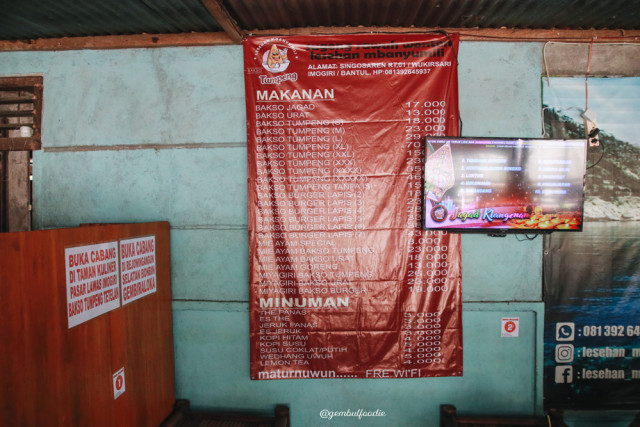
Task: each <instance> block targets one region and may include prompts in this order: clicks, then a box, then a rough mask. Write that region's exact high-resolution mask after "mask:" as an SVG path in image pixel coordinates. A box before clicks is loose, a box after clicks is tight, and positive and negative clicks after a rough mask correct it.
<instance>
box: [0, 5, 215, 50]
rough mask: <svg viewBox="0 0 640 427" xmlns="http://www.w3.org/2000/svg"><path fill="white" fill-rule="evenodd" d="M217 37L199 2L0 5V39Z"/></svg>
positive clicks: (212, 21)
mask: <svg viewBox="0 0 640 427" xmlns="http://www.w3.org/2000/svg"><path fill="white" fill-rule="evenodd" d="M194 31H195V32H209V31H221V28H220V26H219V25H218V23H217V22H216V21H215V19H213V17H212V16H211V14H209V12H208V11H207V9H206V8H205V7H204V6H203V5H202V3H201V2H200V1H199V0H127V1H110V0H81V1H79V0H56V1H52V0H27V1H15V0H13V1H12V0H1V1H0V39H2V40H21V39H36V38H50V37H73V36H103V35H123V34H140V33H148V34H168V33H190V32H194Z"/></svg>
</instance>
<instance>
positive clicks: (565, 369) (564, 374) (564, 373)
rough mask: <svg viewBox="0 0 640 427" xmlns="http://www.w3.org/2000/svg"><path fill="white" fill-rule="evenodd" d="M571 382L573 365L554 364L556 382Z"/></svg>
mask: <svg viewBox="0 0 640 427" xmlns="http://www.w3.org/2000/svg"><path fill="white" fill-rule="evenodd" d="M572 382H573V366H568V365H558V366H556V383H560V384H570V383H572Z"/></svg>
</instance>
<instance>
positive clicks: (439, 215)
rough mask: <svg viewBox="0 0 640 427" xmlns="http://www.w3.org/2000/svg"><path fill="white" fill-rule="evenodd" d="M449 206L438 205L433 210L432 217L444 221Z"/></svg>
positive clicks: (437, 220)
mask: <svg viewBox="0 0 640 427" xmlns="http://www.w3.org/2000/svg"><path fill="white" fill-rule="evenodd" d="M447 213H448V212H447V208H445V207H444V206H442V205H438V206H436V207H434V208H433V209H432V210H431V219H432V220H434V221H435V222H442V221H444V220H445V219H446V218H447Z"/></svg>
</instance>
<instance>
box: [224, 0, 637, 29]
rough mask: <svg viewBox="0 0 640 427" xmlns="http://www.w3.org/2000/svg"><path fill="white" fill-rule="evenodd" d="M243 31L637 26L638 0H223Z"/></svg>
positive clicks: (613, 27)
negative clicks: (300, 28) (358, 27)
mask: <svg viewBox="0 0 640 427" xmlns="http://www.w3.org/2000/svg"><path fill="white" fill-rule="evenodd" d="M223 5H224V6H225V7H226V8H227V9H228V10H229V11H230V13H231V15H232V16H234V17H235V18H236V19H237V21H238V24H239V25H240V27H242V28H244V29H246V30H254V29H258V30H264V29H279V28H295V27H307V26H311V27H317V26H327V27H331V26H337V27H342V26H352V27H355V26H359V25H361V26H364V27H372V26H393V27H411V26H415V27H430V28H435V27H443V28H476V27H477V28H501V27H507V28H529V29H552V28H559V29H640V1H638V0H631V1H628V0H627V1H616V0H323V1H318V0H281V1H273V0H224V1H223Z"/></svg>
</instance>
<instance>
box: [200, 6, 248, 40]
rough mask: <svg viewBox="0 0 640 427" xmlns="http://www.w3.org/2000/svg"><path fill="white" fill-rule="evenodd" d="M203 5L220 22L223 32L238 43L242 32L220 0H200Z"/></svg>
mask: <svg viewBox="0 0 640 427" xmlns="http://www.w3.org/2000/svg"><path fill="white" fill-rule="evenodd" d="M200 1H201V2H202V4H203V5H204V7H206V8H207V10H208V11H209V13H210V14H211V16H213V18H214V19H215V20H216V21H217V22H218V24H220V26H221V27H222V29H223V30H224V32H225V33H227V35H228V36H229V37H230V38H231V40H233V41H234V42H235V43H240V42H241V41H242V38H243V37H244V32H243V31H242V29H241V28H240V27H238V24H236V21H235V20H234V19H233V18H232V17H231V15H230V14H229V12H228V11H227V9H226V8H225V7H224V6H223V5H222V3H221V2H220V0H200Z"/></svg>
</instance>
